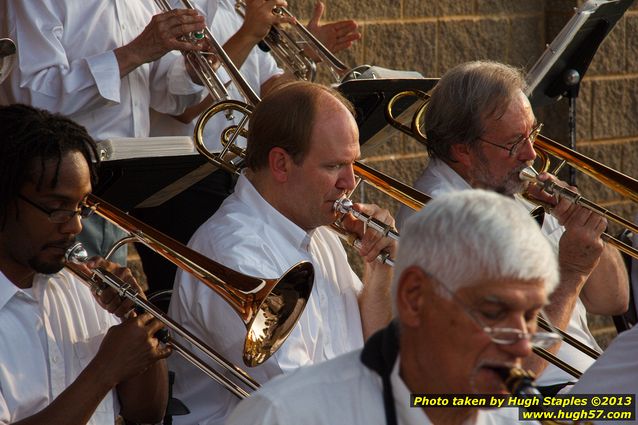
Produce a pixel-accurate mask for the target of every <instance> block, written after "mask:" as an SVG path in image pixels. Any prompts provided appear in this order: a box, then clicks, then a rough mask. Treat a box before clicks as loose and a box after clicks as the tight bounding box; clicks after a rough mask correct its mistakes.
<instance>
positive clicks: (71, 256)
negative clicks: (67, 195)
mask: <svg viewBox="0 0 638 425" xmlns="http://www.w3.org/2000/svg"><path fill="white" fill-rule="evenodd" d="M64 257H65V266H66V267H67V268H68V269H69V270H71V271H72V272H73V273H74V274H75V275H76V276H78V277H79V278H80V280H82V282H84V283H85V284H87V285H88V286H89V287H90V288H91V289H92V290H94V291H95V292H96V293H99V292H100V291H102V290H104V289H105V288H106V287H111V288H113V289H114V290H115V291H116V292H117V293H118V295H119V296H120V297H122V298H126V299H128V300H130V301H132V302H133V304H134V305H135V308H136V310H138V311H141V312H146V313H149V314H150V315H151V316H153V317H154V318H155V319H157V320H159V321H160V322H162V323H163V324H164V325H165V326H166V328H165V329H164V330H166V329H170V331H172V332H174V333H175V334H177V335H179V336H180V337H182V338H183V339H184V340H186V341H189V342H190V343H191V344H192V345H193V346H194V347H197V349H199V350H200V351H201V352H203V353H204V354H206V355H207V356H208V358H209V359H211V360H213V361H214V362H216V363H217V364H219V365H220V366H222V367H223V368H224V369H226V370H228V371H229V372H231V373H232V374H233V376H235V377H236V378H237V379H238V380H239V382H240V383H242V384H244V385H245V386H247V387H248V388H249V389H250V390H256V389H257V388H259V384H258V383H257V381H255V380H254V379H252V378H251V377H250V376H249V375H248V374H247V373H246V372H244V371H243V370H241V369H240V368H238V367H237V366H235V365H233V364H232V363H230V362H229V361H228V360H226V359H224V358H223V357H222V356H221V355H220V354H218V353H217V352H216V351H215V350H213V349H212V348H210V347H209V346H208V345H206V343H204V342H203V341H202V340H200V339H199V338H197V337H196V336H195V335H193V334H192V333H190V332H189V331H188V330H187V329H185V328H183V327H182V326H180V325H179V324H178V323H176V322H175V321H173V320H172V319H171V318H170V317H168V316H166V315H165V314H164V313H163V312H162V311H161V310H159V309H158V308H157V307H155V306H154V305H153V304H151V303H150V302H148V301H147V300H146V299H144V298H143V297H142V296H141V294H139V293H138V292H137V291H136V290H135V289H133V287H132V286H131V285H130V284H128V283H126V282H124V281H122V280H121V279H119V278H118V277H117V276H115V275H113V274H112V273H110V272H108V271H107V270H104V269H102V268H100V267H98V268H96V269H93V270H92V271H91V272H90V273H87V272H86V270H85V269H83V268H82V267H80V266H79V265H80V264H82V263H84V262H85V261H86V260H87V257H88V254H87V252H86V250H85V249H84V247H83V246H82V244H81V243H80V242H78V243H76V244H75V245H73V246H72V247H71V248H69V249H68V250H67V252H66V254H65V256H64ZM105 285H106V286H105ZM156 337H157V338H158V339H159V340H160V341H161V342H162V343H164V344H167V345H170V346H171V347H172V348H173V351H175V352H177V353H178V354H180V355H181V356H183V357H184V358H185V359H186V360H188V361H189V362H190V363H192V364H193V365H194V366H195V367H197V368H198V369H199V370H201V371H202V372H204V373H205V374H206V375H208V376H209V377H210V378H212V379H213V380H215V381H216V382H217V383H219V384H220V385H222V386H223V387H225V388H226V389H227V390H228V391H230V392H232V393H233V394H234V395H235V396H237V397H239V398H246V397H248V395H249V393H248V392H247V391H246V390H245V389H244V388H242V387H241V386H240V385H238V384H237V383H235V382H233V381H232V380H230V379H229V378H227V377H226V376H224V375H223V374H221V373H219V372H218V371H216V370H215V369H213V368H212V367H210V366H209V365H208V364H207V363H206V362H204V361H203V360H202V359H201V358H200V357H198V356H197V355H196V354H194V353H193V352H191V351H189V350H188V349H186V348H185V347H184V346H183V345H182V344H180V343H179V342H178V341H176V340H175V339H174V338H173V337H172V335H171V334H170V332H158V335H156Z"/></svg>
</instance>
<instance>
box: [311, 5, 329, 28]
mask: <svg viewBox="0 0 638 425" xmlns="http://www.w3.org/2000/svg"><path fill="white" fill-rule="evenodd" d="M324 9H325V6H324V4H323V2H322V1H317V2H316V3H315V8H314V10H313V11H312V18H310V21H309V22H308V27H313V28H316V27H318V26H319V21H320V20H321V17H322V16H323V12H324Z"/></svg>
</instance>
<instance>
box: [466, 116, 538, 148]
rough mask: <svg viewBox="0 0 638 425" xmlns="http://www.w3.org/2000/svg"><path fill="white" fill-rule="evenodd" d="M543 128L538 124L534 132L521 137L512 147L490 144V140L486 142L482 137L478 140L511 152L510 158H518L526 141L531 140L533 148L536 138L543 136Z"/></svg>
mask: <svg viewBox="0 0 638 425" xmlns="http://www.w3.org/2000/svg"><path fill="white" fill-rule="evenodd" d="M542 128H543V123H538V124H536V125H535V126H534V128H532V131H530V133H529V134H528V135H527V136H521V137H520V138H519V139H518V140H517V141H516V142H514V143H513V144H512V145H511V146H510V147H507V146H503V145H499V144H498V143H494V142H490V141H489V140H485V139H483V138H482V137H478V138H477V139H478V140H480V141H481V142H485V143H487V144H489V145H492V146H496V147H497V148H501V149H504V150H506V151H507V152H509V155H510V156H516V154H517V153H518V151H519V150H520V149H521V146H523V143H524V142H525V141H526V140H529V142H530V144H531V145H532V146H533V145H534V142H536V138H537V137H538V135H539V134H541V129H542Z"/></svg>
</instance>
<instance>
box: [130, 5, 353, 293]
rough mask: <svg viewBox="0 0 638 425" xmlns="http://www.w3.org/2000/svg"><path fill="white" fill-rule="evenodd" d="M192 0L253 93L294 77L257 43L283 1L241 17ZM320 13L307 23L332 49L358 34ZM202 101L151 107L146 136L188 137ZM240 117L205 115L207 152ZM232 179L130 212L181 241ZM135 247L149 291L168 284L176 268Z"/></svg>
mask: <svg viewBox="0 0 638 425" xmlns="http://www.w3.org/2000/svg"><path fill="white" fill-rule="evenodd" d="M173 3H174V4H175V6H176V7H183V6H181V1H180V0H174V1H173ZM193 3H194V4H195V5H196V6H197V7H198V8H199V10H200V11H201V12H202V14H203V15H204V16H206V20H207V22H208V26H209V28H210V30H211V32H212V34H213V36H214V37H215V39H216V40H217V41H218V42H219V44H220V45H222V46H223V48H224V50H225V52H226V53H227V54H228V56H229V57H230V59H231V60H232V62H233V64H234V65H235V66H236V67H237V68H238V69H239V71H240V73H241V75H242V77H243V78H244V80H245V82H246V84H247V85H248V86H250V87H251V88H252V89H253V90H254V92H255V93H256V94H257V95H258V96H260V97H261V96H265V95H266V94H268V92H269V91H270V90H272V89H273V88H275V87H276V86H277V85H278V84H281V83H282V82H285V81H291V80H293V79H294V76H293V75H292V74H291V73H290V72H284V71H283V70H282V69H281V68H280V67H279V66H278V65H277V63H276V62H275V60H274V58H273V57H272V55H271V54H270V53H268V52H265V51H263V50H261V49H260V48H259V47H258V46H257V43H258V42H259V41H261V40H262V39H263V38H264V37H265V35H266V34H267V33H268V31H269V30H270V28H271V26H272V25H274V24H277V23H281V22H284V21H285V20H284V19H282V18H280V17H278V16H277V15H275V14H274V13H272V8H273V7H275V6H285V5H286V2H285V1H283V0H271V1H264V0H249V1H247V2H246V7H245V9H244V14H245V16H246V18H245V19H244V18H242V16H241V15H240V14H239V13H238V12H237V10H236V8H235V4H236V1H235V0H195V1H193ZM322 13H323V4H322V3H321V2H317V6H316V8H315V14H314V16H313V19H312V20H311V22H310V24H309V25H308V28H309V29H310V30H311V31H312V32H313V33H314V34H315V35H316V36H317V37H318V38H319V39H320V40H321V41H322V42H324V44H325V45H326V46H327V47H328V48H330V49H331V51H333V52H338V51H340V50H342V49H345V48H348V47H349V46H350V45H351V44H352V42H353V41H355V40H357V39H358V38H359V37H360V36H361V35H360V34H359V33H358V32H357V31H356V28H357V24H356V23H355V22H354V21H351V20H344V21H338V22H332V23H329V24H325V25H320V24H319V20H320V18H321V15H322ZM319 66H322V65H321V64H319ZM222 74H223V77H222V79H223V80H224V82H226V81H227V79H228V76H227V74H226V73H225V72H220V73H219V75H220V76H221V75H222ZM227 90H228V93H229V95H230V98H231V99H234V100H238V101H245V99H244V98H243V96H242V94H241V92H240V91H239V90H238V88H237V86H236V85H235V84H230V85H229V86H228V87H227ZM202 106H205V105H200V106H196V107H193V108H189V109H188V110H187V111H186V112H185V113H184V114H182V115H181V116H178V117H173V116H169V115H167V114H162V113H159V112H155V111H151V135H152V136H175V135H186V136H189V137H193V130H194V127H195V124H194V122H195V121H196V120H195V118H196V117H197V116H198V115H199V114H200V113H201V112H203V110H204V108H203V107H202ZM241 118H242V114H239V113H235V114H233V118H232V119H228V118H227V116H226V114H223V113H219V114H217V115H216V116H215V117H213V118H211V119H210V120H209V121H208V123H207V125H206V127H205V129H204V130H205V131H204V142H205V144H206V147H207V149H209V150H210V151H211V152H218V151H220V150H221V142H220V135H221V132H222V131H223V130H224V129H225V128H227V127H228V126H231V125H237V124H239V123H240V119H241ZM235 180H236V179H235V177H234V176H232V175H230V174H229V173H228V172H227V171H225V170H216V171H215V172H213V173H211V174H210V175H208V176H207V177H205V178H204V179H203V180H201V181H199V182H197V183H195V184H194V185H193V186H191V187H189V188H187V189H186V190H184V191H183V192H181V193H179V194H177V195H176V196H175V197H173V198H171V199H170V200H168V201H167V202H165V203H163V204H162V205H160V206H158V207H153V208H142V209H139V210H136V211H134V213H133V214H134V215H136V216H137V217H138V218H140V219H142V220H143V221H145V222H147V223H149V224H151V225H152V226H154V227H155V228H157V229H159V230H161V231H162V232H164V233H166V234H168V235H169V236H171V237H173V238H175V239H177V240H178V241H180V242H182V243H187V242H188V241H189V239H190V238H191V236H193V233H195V230H197V228H198V227H199V226H201V225H202V223H203V222H204V221H206V220H207V219H208V218H209V217H210V216H211V215H212V214H213V213H214V212H215V211H216V210H217V208H219V206H220V205H221V203H222V202H223V201H224V199H225V198H226V197H227V196H228V195H230V194H231V193H232V190H233V187H234V184H235ZM139 252H140V255H141V257H142V261H143V263H144V264H145V271H146V275H147V278H148V282H149V287H150V288H152V289H153V290H159V289H167V288H171V287H172V284H173V278H174V275H175V271H176V267H175V266H174V265H173V264H170V263H169V262H167V261H165V260H164V259H162V258H160V257H159V256H157V255H155V254H153V253H151V252H150V251H149V250H148V249H145V248H141V249H139ZM146 265H148V267H146Z"/></svg>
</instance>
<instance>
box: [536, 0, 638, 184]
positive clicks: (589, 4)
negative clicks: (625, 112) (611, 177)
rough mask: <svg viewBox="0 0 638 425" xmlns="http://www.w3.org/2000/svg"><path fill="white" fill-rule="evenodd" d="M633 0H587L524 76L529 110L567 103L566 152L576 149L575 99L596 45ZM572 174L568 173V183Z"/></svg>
mask: <svg viewBox="0 0 638 425" xmlns="http://www.w3.org/2000/svg"><path fill="white" fill-rule="evenodd" d="M633 3H634V0H587V1H586V2H585V3H584V4H583V5H582V6H581V7H579V8H578V9H577V10H576V13H575V14H574V16H573V17H572V18H571V19H570V20H569V21H568V22H567V24H566V25H565V26H564V27H563V29H562V30H561V31H560V33H559V34H558V35H557V36H556V38H554V40H553V41H552V43H551V44H549V45H548V46H547V48H546V49H545V52H543V54H542V55H541V57H540V58H539V59H538V61H536V63H535V64H534V66H533V67H532V69H531V70H530V71H529V73H528V74H527V76H526V81H527V84H528V88H527V91H526V94H527V96H528V97H529V100H530V102H531V104H532V106H533V107H539V106H545V105H548V104H551V103H553V102H556V101H558V100H560V99H561V98H562V97H567V98H568V99H569V136H570V137H569V139H570V148H571V149H574V148H575V145H576V98H577V97H578V91H579V89H580V82H581V81H582V79H583V76H584V75H585V72H587V68H588V67H589V64H590V63H591V61H592V59H593V57H594V55H595V54H596V51H597V50H598V47H599V46H600V43H602V41H603V40H604V39H605V37H606V36H607V34H609V32H610V31H611V30H612V28H613V27H614V25H615V24H616V22H618V20H619V19H620V18H621V17H622V16H623V14H624V13H625V11H626V10H627V9H628V8H629V7H630V6H631V5H632V4H633ZM574 180H575V173H574V170H573V169H570V174H569V181H570V183H571V184H574Z"/></svg>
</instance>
